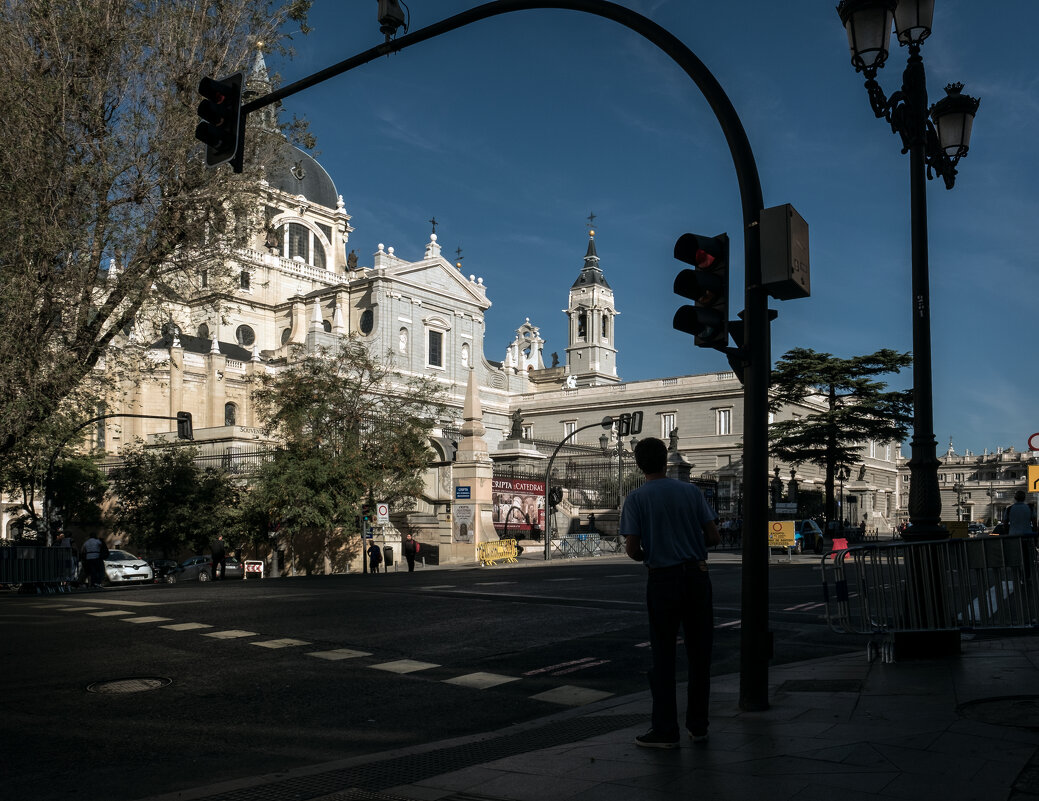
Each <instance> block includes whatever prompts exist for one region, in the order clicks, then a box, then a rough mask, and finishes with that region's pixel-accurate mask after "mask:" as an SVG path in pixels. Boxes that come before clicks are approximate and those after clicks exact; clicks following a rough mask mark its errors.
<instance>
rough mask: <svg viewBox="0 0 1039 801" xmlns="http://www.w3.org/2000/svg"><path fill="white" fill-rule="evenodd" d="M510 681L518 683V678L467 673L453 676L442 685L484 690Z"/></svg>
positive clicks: (495, 674) (493, 674)
mask: <svg viewBox="0 0 1039 801" xmlns="http://www.w3.org/2000/svg"><path fill="white" fill-rule="evenodd" d="M510 681H519V677H518V676H502V675H499V674H497V673H467V674H466V675H464V676H455V677H454V678H453V679H445V680H444V684H455V685H458V686H459V687H472V688H474V689H477V690H486V689H488V688H489V687H497V686H498V685H500V684H508V683H509V682H510Z"/></svg>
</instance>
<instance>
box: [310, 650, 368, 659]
mask: <svg viewBox="0 0 1039 801" xmlns="http://www.w3.org/2000/svg"><path fill="white" fill-rule="evenodd" d="M307 656H316V657H317V658H318V659H327V660H328V661H329V662H337V661H339V660H340V659H355V658H356V657H359V656H371V654H370V653H368V652H367V651H354V650H352V649H350V648H336V649H335V650H332V651H310V652H309V653H308V654H307Z"/></svg>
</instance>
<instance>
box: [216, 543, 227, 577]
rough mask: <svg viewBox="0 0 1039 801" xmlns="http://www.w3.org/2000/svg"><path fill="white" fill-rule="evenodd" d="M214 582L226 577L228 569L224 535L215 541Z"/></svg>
mask: <svg viewBox="0 0 1039 801" xmlns="http://www.w3.org/2000/svg"><path fill="white" fill-rule="evenodd" d="M212 551H213V580H214V581H216V580H217V579H222V578H223V577H224V569H225V568H226V567H227V550H226V549H225V548H224V535H223V534H218V535H217V538H216V539H215V540H213V548H212Z"/></svg>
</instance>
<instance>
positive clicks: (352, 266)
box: [346, 250, 357, 270]
mask: <svg viewBox="0 0 1039 801" xmlns="http://www.w3.org/2000/svg"><path fill="white" fill-rule="evenodd" d="M346 269H348V270H356V269H357V251H356V250H351V251H350V253H349V254H348V255H347V257H346Z"/></svg>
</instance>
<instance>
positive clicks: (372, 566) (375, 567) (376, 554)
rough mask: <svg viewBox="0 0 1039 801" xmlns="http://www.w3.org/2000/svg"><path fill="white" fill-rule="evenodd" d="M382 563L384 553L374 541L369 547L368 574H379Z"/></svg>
mask: <svg viewBox="0 0 1039 801" xmlns="http://www.w3.org/2000/svg"><path fill="white" fill-rule="evenodd" d="M380 562H382V551H381V550H380V549H379V546H378V545H376V544H375V542H374V541H373V542H372V544H371V545H369V546H368V572H369V573H378V572H379V563H380Z"/></svg>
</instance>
